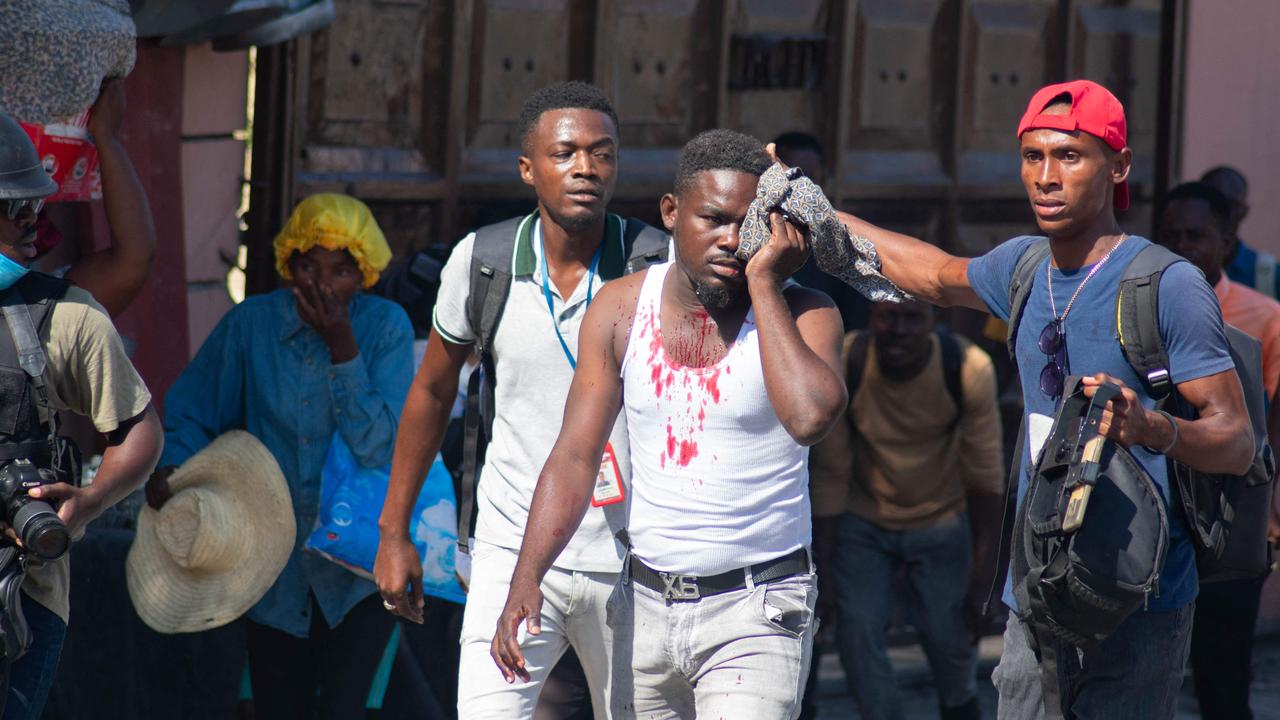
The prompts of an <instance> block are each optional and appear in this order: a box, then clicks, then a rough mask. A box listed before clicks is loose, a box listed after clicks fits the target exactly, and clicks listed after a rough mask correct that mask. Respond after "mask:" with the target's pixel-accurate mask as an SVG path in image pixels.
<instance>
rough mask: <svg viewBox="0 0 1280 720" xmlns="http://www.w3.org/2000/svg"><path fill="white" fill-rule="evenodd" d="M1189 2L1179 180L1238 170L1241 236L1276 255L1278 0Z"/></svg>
mask: <svg viewBox="0 0 1280 720" xmlns="http://www.w3.org/2000/svg"><path fill="white" fill-rule="evenodd" d="M1188 3H1189V8H1188V13H1187V43H1186V85H1185V96H1184V105H1183V134H1182V152H1183V154H1182V179H1184V180H1195V179H1197V178H1199V177H1200V174H1201V173H1202V172H1204V171H1205V170H1207V169H1209V168H1211V167H1213V166H1215V165H1222V164H1226V165H1233V166H1235V167H1237V168H1239V169H1240V170H1241V171H1242V172H1243V173H1244V174H1245V177H1247V178H1248V179H1249V205H1250V210H1249V216H1248V217H1247V218H1245V221H1244V225H1243V226H1242V227H1241V230H1240V235H1241V237H1243V238H1244V240H1245V242H1247V243H1249V245H1251V246H1252V247H1255V248H1258V249H1265V250H1268V251H1269V252H1271V253H1273V254H1280V170H1278V169H1277V167H1278V164H1277V161H1278V160H1280V148H1277V146H1276V123H1277V121H1278V120H1280V40H1278V38H1280V2H1278V1H1277V0H1188Z"/></svg>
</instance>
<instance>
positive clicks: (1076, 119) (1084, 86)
mask: <svg viewBox="0 0 1280 720" xmlns="http://www.w3.org/2000/svg"><path fill="white" fill-rule="evenodd" d="M1063 95H1067V96H1069V97H1070V98H1071V109H1070V110H1068V111H1067V113H1066V114H1065V115H1045V114H1044V109H1045V108H1046V107H1048V106H1049V105H1050V104H1052V103H1053V101H1054V100H1056V99H1058V98H1060V97H1062V96H1063ZM1040 128H1047V129H1049V130H1062V131H1063V132H1075V131H1076V130H1079V131H1081V132H1086V133H1089V134H1090V135H1093V136H1094V137H1096V138H1098V139H1100V140H1102V142H1104V143H1106V144H1107V147H1109V148H1111V149H1112V150H1115V151H1116V152H1120V151H1121V150H1123V149H1124V148H1125V145H1127V144H1128V143H1127V142H1126V140H1125V137H1126V135H1127V132H1128V126H1127V124H1126V123H1125V119H1124V106H1123V105H1121V104H1120V101H1119V100H1117V99H1116V96H1115V95H1112V94H1111V91H1110V90H1107V89H1106V88H1104V87H1102V86H1101V85H1099V84H1098V83H1096V82H1093V81H1092V80H1072V81H1071V82H1064V83H1058V84H1057V85H1047V86H1045V87H1042V88H1040V89H1039V90H1038V91H1036V94H1035V95H1032V96H1031V102H1029V103H1027V111H1026V112H1025V113H1024V114H1023V115H1022V120H1021V121H1020V122H1019V123H1018V138H1019V139H1021V138H1022V134H1023V133H1025V132H1026V131H1028V130H1036V129H1040ZM1115 206H1116V209H1117V210H1125V209H1127V208H1128V207H1129V183H1128V181H1125V182H1122V183H1120V184H1119V185H1117V186H1116V190H1115Z"/></svg>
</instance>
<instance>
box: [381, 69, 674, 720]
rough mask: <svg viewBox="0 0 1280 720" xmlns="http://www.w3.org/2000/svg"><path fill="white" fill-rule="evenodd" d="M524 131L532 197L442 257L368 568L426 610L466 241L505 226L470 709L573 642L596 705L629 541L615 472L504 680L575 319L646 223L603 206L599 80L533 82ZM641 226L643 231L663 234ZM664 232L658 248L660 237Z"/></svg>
mask: <svg viewBox="0 0 1280 720" xmlns="http://www.w3.org/2000/svg"><path fill="white" fill-rule="evenodd" d="M519 131H520V136H521V144H522V150H523V152H522V155H521V157H520V175H521V178H522V179H523V180H524V182H525V183H526V184H528V185H531V186H533V188H534V190H535V191H536V192H537V196H538V209H537V210H536V211H535V212H534V213H532V214H530V215H529V216H527V217H524V218H517V219H515V220H513V221H509V222H508V223H505V224H503V225H500V226H490V227H489V228H481V229H480V230H478V231H477V232H476V233H472V234H470V235H468V236H467V237H466V238H464V239H463V240H462V241H461V242H460V243H458V245H457V247H455V248H454V250H453V253H452V255H451V256H450V258H449V261H448V263H446V265H445V267H444V270H443V272H442V274H441V284H440V293H439V296H438V298H437V301H436V309H435V318H434V322H433V328H432V332H431V337H430V339H429V340H428V343H427V350H426V355H425V357H424V358H423V361H422V366H421V368H420V370H419V371H418V375H417V377H416V378H415V379H414V382H413V386H412V387H411V389H410V391H409V397H408V400H407V402H406V403H405V408H404V413H403V415H402V416H401V424H400V428H401V429H400V435H399V437H398V438H397V442H396V450H395V459H394V461H393V463H392V468H391V487H390V489H389V491H388V493H387V501H386V505H385V506H384V508H383V511H382V516H381V519H380V521H379V524H380V527H381V529H382V542H381V546H380V547H379V549H378V557H377V562H376V564H375V567H374V575H375V578H376V580H377V582H378V588H379V590H380V591H381V593H382V597H383V600H384V603H385V604H386V606H387V609H388V610H390V611H391V612H394V613H396V614H398V615H401V616H403V617H405V618H407V619H409V620H413V621H415V622H422V595H421V585H420V580H421V575H422V568H421V564H420V561H419V558H418V554H417V552H416V551H415V550H414V548H413V545H412V543H411V542H410V539H409V535H408V526H409V519H410V513H411V510H412V508H413V505H414V502H415V500H416V498H417V495H418V492H419V490H420V489H421V484H422V478H423V477H424V475H425V474H426V472H425V471H426V468H427V465H428V463H429V461H430V460H431V459H432V458H433V457H435V454H436V451H437V450H438V449H439V447H440V442H441V439H442V437H443V433H444V430H445V426H446V424H447V422H448V418H449V410H450V408H451V407H452V405H453V403H454V398H455V397H456V394H457V387H458V375H459V370H460V369H461V368H462V365H463V363H464V362H465V360H466V358H467V356H468V355H469V354H470V353H471V352H472V350H473V347H474V348H475V350H476V351H477V352H478V353H481V354H482V355H483V354H484V351H483V349H482V348H481V347H478V346H479V345H480V344H482V343H480V342H478V341H480V340H482V335H483V329H482V328H480V327H476V325H477V323H475V322H473V320H472V317H471V315H472V313H471V312H469V300H470V299H471V298H470V296H471V294H472V293H473V292H477V293H479V292H481V291H480V290H477V289H476V288H473V287H472V282H473V278H474V275H473V268H472V258H473V254H474V255H476V256H479V255H480V254H481V253H482V252H483V251H484V248H483V247H482V245H483V244H484V243H488V242H490V241H505V242H506V243H507V245H506V246H505V247H511V248H512V249H511V250H510V252H508V253H507V255H506V257H507V258H510V260H509V262H510V265H509V266H504V267H490V268H488V274H489V275H490V276H496V275H500V274H501V273H503V272H506V271H508V270H509V277H510V289H509V294H508V295H507V296H506V301H505V303H504V304H503V306H502V312H501V315H500V322H498V324H497V331H496V333H495V334H494V335H493V338H492V344H491V347H489V348H488V353H490V354H491V360H492V364H491V366H490V367H489V368H488V370H490V371H491V375H490V376H489V377H486V378H485V382H488V383H492V384H493V385H492V387H493V409H494V411H495V412H494V415H493V419H492V423H493V424H492V432H491V434H490V435H489V438H490V441H489V445H488V448H487V451H486V453H485V456H484V465H483V468H482V469H481V470H480V472H479V482H478V484H477V486H476V489H475V502H476V507H477V517H476V528H475V547H474V549H473V550H472V553H471V555H472V571H471V582H470V589H469V595H468V598H467V606H466V610H465V614H464V616H463V627H462V651H461V658H460V672H459V681H458V714H459V716H460V717H464V718H467V719H468V720H479V719H482V718H496V719H500V720H511V719H512V718H529V717H532V715H533V710H534V707H535V705H536V704H537V701H538V695H539V692H540V691H541V689H542V684H543V681H544V680H545V679H546V677H547V674H548V673H549V672H550V671H551V669H552V667H554V666H555V664H556V662H557V660H559V658H560V656H561V655H562V654H563V653H564V652H565V650H566V648H567V647H569V646H570V645H571V646H572V647H573V649H574V650H575V651H576V653H577V654H578V657H579V659H580V660H581V663H582V667H583V669H584V670H585V672H586V676H587V684H588V685H589V687H590V692H591V698H592V704H593V706H594V709H595V716H596V717H597V718H603V717H606V708H607V707H608V668H609V662H610V649H611V647H612V640H611V637H610V633H609V631H608V628H607V627H606V626H605V615H604V605H605V602H606V600H607V599H608V597H609V593H610V591H611V590H612V588H613V584H614V580H615V578H616V577H617V573H618V570H619V569H620V568H621V566H622V557H623V553H624V550H623V548H622V547H621V545H620V544H619V543H618V542H617V541H616V540H615V538H614V535H615V533H616V532H617V531H618V530H620V529H621V528H622V527H623V522H624V505H625V503H624V502H622V501H623V500H624V498H625V495H624V493H625V489H624V488H625V485H624V479H623V478H622V477H619V476H616V475H615V476H613V477H611V478H610V480H611V481H612V485H610V486H609V487H608V488H606V489H605V491H604V492H602V493H600V494H599V497H598V498H597V503H596V504H597V505H599V506H600V507H597V508H592V510H591V511H590V512H589V513H587V517H586V519H585V520H584V522H583V523H582V527H581V528H580V529H579V530H578V531H577V533H575V534H573V537H572V538H569V537H566V538H565V541H566V543H567V545H568V548H567V550H566V551H565V553H564V554H563V555H562V556H561V557H560V559H559V561H558V562H557V563H556V567H555V568H554V569H553V570H552V571H551V572H549V573H548V575H547V578H546V583H545V584H544V585H543V591H544V593H545V594H546V596H547V598H548V610H547V623H546V627H545V631H544V632H543V633H542V634H541V635H540V636H538V637H537V638H534V639H532V640H531V641H530V643H529V644H528V645H527V647H526V652H527V654H528V658H529V670H530V672H529V675H528V677H526V679H525V682H522V683H519V684H508V683H507V682H504V680H503V677H502V676H501V675H500V674H499V673H498V671H497V670H495V669H494V667H493V665H492V664H491V662H490V660H489V656H488V650H489V642H490V640H491V638H492V637H493V628H494V624H495V622H496V621H497V618H498V614H499V612H501V610H502V605H503V602H504V600H505V599H506V595H507V584H508V582H509V581H510V579H511V571H512V568H514V567H515V563H516V550H517V549H518V548H519V547H520V542H521V538H522V537H523V535H524V532H525V520H526V516H527V514H528V508H529V504H530V502H531V500H532V496H533V489H534V484H535V481H536V479H537V474H538V470H539V469H540V468H541V467H542V463H543V461H544V460H545V459H546V457H547V453H548V452H550V450H551V446H552V444H553V443H554V442H555V438H556V434H557V433H558V432H559V430H560V415H561V411H562V409H563V407H564V400H565V397H566V395H567V394H568V390H569V383H570V381H571V380H572V377H573V365H574V363H575V357H576V354H577V345H578V327H579V325H580V324H581V322H582V318H583V316H584V315H585V313H586V309H587V306H588V305H589V304H591V302H592V299H593V298H595V297H596V296H597V295H598V294H599V293H600V290H601V285H602V284H603V283H604V282H605V281H607V280H610V279H612V278H616V277H619V276H620V275H622V274H623V273H624V271H625V270H626V268H627V265H628V262H627V260H628V248H627V247H626V246H627V245H628V239H630V238H634V237H635V234H636V232H635V231H636V230H637V228H638V227H639V226H643V223H639V222H638V221H635V220H625V219H623V218H620V217H618V216H617V215H612V214H609V213H608V212H607V211H606V207H607V205H608V202H609V198H610V197H611V196H612V194H613V189H614V182H615V177H616V171H617V153H618V119H617V115H616V114H615V113H614V110H613V108H612V107H611V106H610V104H609V101H608V99H607V98H606V97H605V95H604V93H603V92H602V91H601V90H600V89H599V88H597V87H595V86H592V85H587V84H585V83H579V82H571V83H557V84H555V85H551V86H548V87H546V88H543V89H541V90H539V91H537V92H535V93H534V94H533V95H532V96H531V97H530V98H529V99H528V100H527V101H526V103H525V107H524V110H523V112H522V114H521V121H520V128H519ZM495 227H498V228H503V227H505V228H509V229H507V230H506V232H507V233H508V235H507V236H506V237H495V236H494V232H495V231H494V229H493V228H495ZM647 232H648V233H650V237H652V234H653V233H659V231H656V230H654V229H652V228H649V229H648V230H647ZM511 234H514V238H511ZM658 237H659V238H660V240H661V243H662V247H663V248H664V252H665V248H666V246H667V242H668V241H667V238H666V237H665V235H662V234H661V233H659V234H658ZM512 239H514V245H513V246H512V245H511V242H512ZM496 282H497V281H496V280H495V281H494V283H496ZM488 287H489V292H493V291H494V289H493V286H492V285H490V286H488ZM482 359H483V358H482ZM482 364H483V363H482ZM610 438H611V439H612V440H613V445H612V447H613V449H614V450H615V452H616V457H617V458H618V463H617V466H618V467H627V461H626V447H627V443H626V434H625V427H624V426H623V424H622V423H619V424H618V427H617V428H616V429H614V431H613V432H612V433H611V434H610ZM466 519H467V518H464V520H466Z"/></svg>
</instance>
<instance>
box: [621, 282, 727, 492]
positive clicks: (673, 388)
mask: <svg viewBox="0 0 1280 720" xmlns="http://www.w3.org/2000/svg"><path fill="white" fill-rule="evenodd" d="M657 312H658V307H657V306H656V305H654V306H652V307H651V308H650V309H649V312H648V313H647V315H648V317H647V319H646V322H645V323H644V324H643V326H642V328H641V336H642V338H643V339H644V340H647V348H648V351H649V353H648V358H647V363H646V365H647V367H648V369H649V373H648V379H649V381H650V383H651V385H652V390H653V394H654V397H655V398H656V399H657V401H658V404H659V406H660V407H662V408H663V409H665V410H667V411H669V413H670V414H669V415H668V416H667V424H666V442H664V443H661V445H660V450H661V455H660V457H659V458H658V462H659V465H660V466H661V467H662V468H664V469H665V468H666V467H667V466H668V463H673V464H674V465H675V466H677V467H688V465H689V463H691V462H692V461H693V459H694V458H696V457H698V455H699V442H700V440H701V435H702V433H703V431H704V430H705V427H706V419H707V413H708V409H709V408H710V407H711V406H714V405H718V404H719V403H720V401H721V398H722V394H721V387H720V374H721V373H722V372H723V373H725V374H726V375H727V374H728V373H729V368H728V367H727V366H726V367H723V368H721V367H717V366H716V365H715V363H716V362H717V361H719V360H722V359H723V354H724V352H723V348H722V347H721V348H715V347H714V345H715V344H716V343H710V342H708V340H707V334H708V332H715V328H714V325H712V324H710V320H709V318H708V317H707V316H706V314H705V313H700V314H699V315H700V316H695V317H694V318H693V320H694V322H695V323H697V322H701V323H702V326H701V327H700V328H698V330H699V331H700V332H697V334H695V335H691V336H689V339H687V340H685V341H682V342H683V345H682V346H681V347H679V348H671V347H668V348H664V347H663V342H664V337H663V334H662V331H661V328H660V327H659V326H658V322H657V320H656V313H657ZM678 344H679V343H678ZM642 347H644V346H642ZM673 350H674V352H673ZM714 355H719V356H720V357H714ZM673 357H674V358H675V360H674V361H673V359H672V358H673ZM686 359H687V360H690V361H692V362H697V363H698V364H700V365H702V367H690V366H688V365H686V364H682V363H681V362H680V361H681V360H686ZM698 361H701V362H698Z"/></svg>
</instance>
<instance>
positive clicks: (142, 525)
mask: <svg viewBox="0 0 1280 720" xmlns="http://www.w3.org/2000/svg"><path fill="white" fill-rule="evenodd" d="M169 487H170V488H171V489H172V491H173V497H172V498H170V499H169V500H168V502H166V503H165V504H164V506H163V507H162V508H161V509H160V510H154V509H152V508H151V507H150V506H144V507H143V508H142V511H141V512H140V513H139V514H138V532H137V536H136V537H135V538H134V541H133V546H132V547H131V548H129V558H128V560H127V561H126V563H125V573H126V576H127V579H128V583H129V597H130V598H132V599H133V606H134V608H136V609H137V611H138V615H139V616H140V617H141V618H142V620H143V621H144V622H146V624H147V625H149V626H150V627H151V628H152V629H154V630H156V631H157V632H162V633H180V632H199V631H201V630H210V629H212V628H216V627H219V626H222V625H225V624H227V623H229V622H231V621H232V620H235V619H236V618H238V617H240V616H241V615H243V614H244V613H245V612H246V611H247V610H248V609H249V608H251V607H253V605H254V604H255V603H257V602H258V600H260V599H261V598H262V596H263V595H264V594H265V593H266V592H267V589H268V588H270V587H271V584H272V583H274V582H275V580H276V577H277V576H279V574H280V571H282V570H283V569H284V566H285V563H286V562H288V560H289V554H290V553H292V552H293V546H294V542H295V540H296V529H295V524H294V519H293V504H292V502H290V500H289V487H288V485H287V484H286V483H285V479H284V474H283V473H281V472H280V466H279V464H277V463H276V459H275V458H274V457H273V456H272V455H271V451H270V450H267V448H266V446H264V445H263V444H262V443H261V442H259V441H258V439H257V438H255V437H254V436H253V435H250V434H249V433H247V432H244V431H243V430H232V431H230V432H228V433H226V434H224V435H222V436H221V437H219V438H218V439H217V440H214V441H213V443H211V444H210V445H209V446H208V447H206V448H205V449H204V450H201V451H200V452H198V453H196V454H195V455H194V456H193V457H192V458H191V459H190V460H187V462H185V463H183V464H182V466H181V467H179V468H178V469H177V470H176V471H175V472H174V473H173V475H172V476H171V477H170V478H169Z"/></svg>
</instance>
